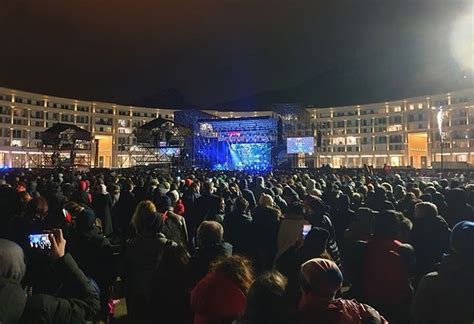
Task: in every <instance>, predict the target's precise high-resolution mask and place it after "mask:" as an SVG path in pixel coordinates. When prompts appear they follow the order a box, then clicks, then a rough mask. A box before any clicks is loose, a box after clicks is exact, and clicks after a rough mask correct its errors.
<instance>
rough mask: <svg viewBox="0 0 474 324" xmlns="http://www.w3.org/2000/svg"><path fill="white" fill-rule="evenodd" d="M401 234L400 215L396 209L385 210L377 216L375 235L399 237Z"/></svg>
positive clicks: (382, 237)
mask: <svg viewBox="0 0 474 324" xmlns="http://www.w3.org/2000/svg"><path fill="white" fill-rule="evenodd" d="M399 234H400V215H399V213H398V212H396V211H394V210H383V211H381V212H380V213H379V214H378V215H377V217H375V227H374V237H376V238H378V239H397V238H398V235H399Z"/></svg>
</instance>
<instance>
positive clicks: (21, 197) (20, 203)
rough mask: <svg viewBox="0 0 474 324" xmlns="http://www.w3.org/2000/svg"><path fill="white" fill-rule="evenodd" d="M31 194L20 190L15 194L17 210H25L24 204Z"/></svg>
mask: <svg viewBox="0 0 474 324" xmlns="http://www.w3.org/2000/svg"><path fill="white" fill-rule="evenodd" d="M31 199H32V198H31V196H30V194H29V193H28V192H27V191H20V192H18V193H17V194H16V209H17V211H18V212H22V211H24V210H25V208H26V205H27V204H28V202H29V201H30V200H31Z"/></svg>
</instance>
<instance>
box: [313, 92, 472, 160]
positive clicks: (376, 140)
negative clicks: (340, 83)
mask: <svg viewBox="0 0 474 324" xmlns="http://www.w3.org/2000/svg"><path fill="white" fill-rule="evenodd" d="M308 109H309V110H310V112H311V117H312V120H313V123H314V125H315V126H316V128H317V129H319V130H320V131H321V135H322V138H321V144H322V145H321V147H320V148H318V156H317V164H318V165H322V164H330V165H332V166H333V167H340V166H346V167H360V166H361V165H363V164H366V165H373V166H374V167H383V165H384V164H388V165H391V166H393V167H408V166H411V167H414V168H429V167H437V168H439V167H440V164H441V161H443V163H444V167H447V168H464V167H468V166H469V165H474V89H468V90H463V91H456V92H452V93H447V94H440V95H433V96H427V97H417V98H409V99H403V100H398V101H391V102H384V103H378V104H368V105H355V106H345V107H331V108H308ZM441 117H442V127H441V132H442V134H443V136H442V137H441V136H440V129H439V127H438V119H440V118H441Z"/></svg>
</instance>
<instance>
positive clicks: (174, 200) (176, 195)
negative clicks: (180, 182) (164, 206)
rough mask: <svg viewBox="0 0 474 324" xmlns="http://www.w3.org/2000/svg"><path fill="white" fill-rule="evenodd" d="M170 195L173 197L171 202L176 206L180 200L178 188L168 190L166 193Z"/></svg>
mask: <svg viewBox="0 0 474 324" xmlns="http://www.w3.org/2000/svg"><path fill="white" fill-rule="evenodd" d="M166 195H167V196H168V197H170V199H171V204H172V205H173V206H176V203H177V202H178V200H179V193H178V191H177V190H170V191H168V193H167V194H166Z"/></svg>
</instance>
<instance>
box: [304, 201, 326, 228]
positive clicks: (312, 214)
mask: <svg viewBox="0 0 474 324" xmlns="http://www.w3.org/2000/svg"><path fill="white" fill-rule="evenodd" d="M304 211H305V215H306V216H307V218H308V221H309V222H310V223H311V224H313V222H314V221H318V220H319V219H320V218H321V217H322V216H323V215H325V214H326V213H327V212H328V211H329V207H328V206H327V205H326V204H325V203H324V202H323V200H322V199H321V198H319V197H314V196H308V197H306V199H305V201H304ZM313 218H315V219H313Z"/></svg>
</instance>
